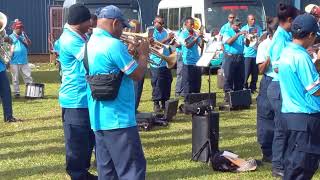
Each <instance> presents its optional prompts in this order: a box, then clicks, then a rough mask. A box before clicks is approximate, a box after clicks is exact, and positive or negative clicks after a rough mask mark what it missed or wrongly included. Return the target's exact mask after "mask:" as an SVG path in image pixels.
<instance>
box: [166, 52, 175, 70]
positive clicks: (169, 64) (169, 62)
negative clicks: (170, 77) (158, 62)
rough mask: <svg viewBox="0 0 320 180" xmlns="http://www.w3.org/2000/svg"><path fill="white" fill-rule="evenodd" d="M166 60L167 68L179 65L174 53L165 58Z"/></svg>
mask: <svg viewBox="0 0 320 180" xmlns="http://www.w3.org/2000/svg"><path fill="white" fill-rule="evenodd" d="M164 60H165V61H166V62H167V68H168V69H171V68H173V67H174V66H175V65H176V63H177V54H176V53H175V52H174V53H172V54H170V55H169V56H167V57H166V58H164Z"/></svg>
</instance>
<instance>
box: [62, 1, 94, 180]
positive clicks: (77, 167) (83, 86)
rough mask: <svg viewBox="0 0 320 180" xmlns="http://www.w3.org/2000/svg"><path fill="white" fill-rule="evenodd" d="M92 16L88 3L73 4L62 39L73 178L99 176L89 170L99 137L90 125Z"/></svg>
mask: <svg viewBox="0 0 320 180" xmlns="http://www.w3.org/2000/svg"><path fill="white" fill-rule="evenodd" d="M90 18H91V14H90V11H89V10H88V8H86V7H85V6H83V5H80V4H75V5H72V6H70V8H69V14H68V20H67V24H66V25H65V27H64V29H63V33H62V34H61V36H60V38H59V41H58V42H59V61H60V64H61V71H62V82H61V87H60V89H59V103H60V106H61V108H62V122H63V129H64V139H65V148H66V171H67V173H68V174H69V176H70V177H71V179H73V180H82V179H91V180H93V179H97V177H96V176H94V175H92V174H90V173H89V172H88V170H89V168H90V160H91V154H92V150H93V146H94V144H95V139H94V133H93V131H92V129H91V128H90V120H89V110H88V99H87V83H86V79H85V75H86V71H85V68H84V65H83V59H84V52H85V43H87V41H88V39H87V36H86V33H87V32H88V29H89V27H90V25H91V23H90Z"/></svg>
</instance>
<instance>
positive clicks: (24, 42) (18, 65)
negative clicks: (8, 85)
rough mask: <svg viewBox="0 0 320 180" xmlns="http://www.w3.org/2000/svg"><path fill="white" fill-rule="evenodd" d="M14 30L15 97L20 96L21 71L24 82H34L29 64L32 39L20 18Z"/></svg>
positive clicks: (11, 62)
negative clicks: (25, 30)
mask: <svg viewBox="0 0 320 180" xmlns="http://www.w3.org/2000/svg"><path fill="white" fill-rule="evenodd" d="M12 29H13V32H12V34H11V35H10V36H9V37H10V38H11V40H12V47H11V52H12V58H11V61H10V67H11V74H12V85H13V93H14V96H15V97H17V98H18V97H20V87H19V73H20V72H21V74H22V77H23V80H24V83H25V84H28V83H32V77H31V69H30V67H29V65H28V48H29V47H30V45H31V40H30V39H29V38H28V36H27V35H26V33H25V32H24V26H23V24H22V22H21V21H20V20H18V19H16V20H15V22H14V23H13V25H12Z"/></svg>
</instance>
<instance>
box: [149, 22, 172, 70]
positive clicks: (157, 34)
mask: <svg viewBox="0 0 320 180" xmlns="http://www.w3.org/2000/svg"><path fill="white" fill-rule="evenodd" d="M152 37H153V39H154V40H156V41H159V42H161V41H162V40H164V39H166V38H167V37H168V33H167V31H166V30H165V29H162V31H161V32H160V31H158V30H157V28H154V32H153V36H152ZM162 54H163V55H165V56H168V55H169V54H170V53H169V50H168V49H167V48H163V53H162ZM150 59H151V60H152V61H154V62H155V63H157V64H159V65H155V64H150V66H151V67H153V68H159V67H165V66H166V65H167V62H166V61H164V60H162V62H161V58H160V57H159V56H156V55H154V54H151V55H150ZM160 62H161V63H160Z"/></svg>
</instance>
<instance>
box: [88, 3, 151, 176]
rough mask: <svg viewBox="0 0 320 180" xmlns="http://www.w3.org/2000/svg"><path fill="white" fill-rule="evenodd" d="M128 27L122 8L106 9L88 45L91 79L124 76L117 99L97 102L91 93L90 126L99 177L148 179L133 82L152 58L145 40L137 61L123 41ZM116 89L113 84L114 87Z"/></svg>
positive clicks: (141, 75)
mask: <svg viewBox="0 0 320 180" xmlns="http://www.w3.org/2000/svg"><path fill="white" fill-rule="evenodd" d="M125 27H129V25H128V23H127V22H126V20H125V19H124V16H123V14H122V13H121V11H120V9H119V8H117V7H115V6H112V5H111V6H106V7H104V8H103V9H102V10H101V12H100V14H99V15H98V25H97V28H95V29H93V34H92V36H91V38H90V40H89V43H88V67H89V75H90V77H94V76H97V75H99V74H100V75H101V74H103V75H105V76H107V75H111V74H113V75H118V76H119V73H123V75H122V76H121V80H120V81H121V82H120V83H121V84H120V87H119V90H118V91H117V95H116V98H115V99H112V100H96V99H93V97H92V92H91V91H88V92H89V93H88V100H89V111H90V120H91V127H92V129H93V130H94V132H95V137H96V155H97V167H98V177H99V179H101V180H105V179H130V180H140V179H145V172H146V160H145V158H144V154H143V150H142V145H141V141H140V137H139V133H138V129H137V126H136V118H135V95H134V93H135V92H134V82H133V80H135V81H139V80H141V79H142V78H143V75H144V72H145V70H146V68H147V59H148V58H149V44H148V41H147V40H145V39H142V42H140V43H139V46H138V47H136V50H137V53H138V55H137V57H138V59H137V61H135V60H134V59H133V57H132V56H131V55H130V54H129V52H128V47H127V46H125V45H124V44H123V43H122V42H121V41H120V39H119V38H120V37H121V34H122V30H123V28H125ZM111 86H113V85H111Z"/></svg>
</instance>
